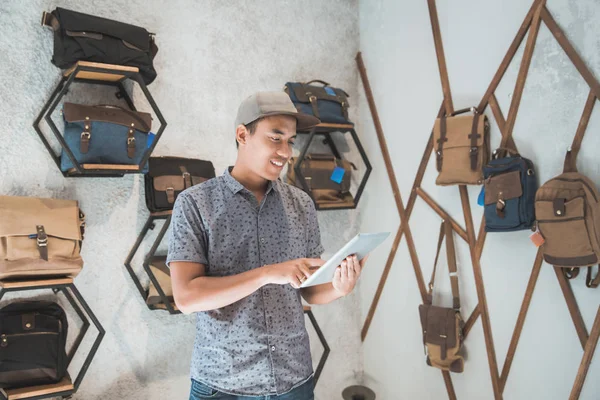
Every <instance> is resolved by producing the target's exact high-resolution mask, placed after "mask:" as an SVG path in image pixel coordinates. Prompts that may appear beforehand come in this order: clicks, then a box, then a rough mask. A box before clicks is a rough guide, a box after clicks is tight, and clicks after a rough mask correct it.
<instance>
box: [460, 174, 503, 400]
mask: <svg viewBox="0 0 600 400" xmlns="http://www.w3.org/2000/svg"><path fill="white" fill-rule="evenodd" d="M459 190H460V200H461V203H462V209H463V214H464V216H465V224H466V226H467V235H468V237H469V250H470V253H471V263H472V264H473V275H474V276H475V286H476V288H477V298H478V300H479V310H480V311H481V322H482V324H483V336H484V338H485V347H486V349H487V356H488V363H489V367H490V375H491V378H492V387H493V389H494V398H495V399H496V400H499V399H502V391H501V390H500V377H499V375H498V362H497V361H496V350H495V348H494V339H493V337H492V326H491V322H490V315H489V311H488V306H487V299H486V295H485V287H484V284H483V274H482V272H481V264H480V263H479V257H478V254H477V253H476V252H475V232H474V227H473V217H472V214H471V205H470V203H469V192H467V187H466V186H465V185H460V186H459Z"/></svg>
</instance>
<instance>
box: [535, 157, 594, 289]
mask: <svg viewBox="0 0 600 400" xmlns="http://www.w3.org/2000/svg"><path fill="white" fill-rule="evenodd" d="M571 157H572V156H571V152H568V153H567V157H566V160H565V167H564V170H563V173H562V174H560V175H559V176H557V177H555V178H552V179H550V180H549V181H548V182H546V183H544V184H543V185H542V186H541V187H540V188H539V189H538V191H537V193H536V196H535V214H536V218H537V226H538V229H539V232H540V234H541V235H542V237H543V238H544V243H543V245H542V251H543V253H544V260H545V261H546V262H547V263H549V264H552V265H554V266H556V267H562V268H565V269H566V270H565V271H564V272H565V275H566V276H567V277H568V278H570V279H572V278H575V277H576V276H577V274H578V272H579V271H578V270H576V269H575V268H579V267H586V266H588V267H589V268H588V274H587V280H586V284H587V286H588V287H593V288H595V287H598V285H599V284H600V273H598V274H597V275H596V277H595V278H592V267H591V265H594V264H598V262H599V261H600V203H599V200H600V194H599V193H598V189H597V188H596V186H595V185H594V183H593V182H592V181H591V180H590V179H589V178H588V177H586V176H585V175H583V174H581V173H579V172H577V168H576V166H575V163H574V161H572V160H571Z"/></svg>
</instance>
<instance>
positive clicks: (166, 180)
mask: <svg viewBox="0 0 600 400" xmlns="http://www.w3.org/2000/svg"><path fill="white" fill-rule="evenodd" d="M207 180H208V179H206V178H203V177H201V176H192V185H198V184H200V183H202V182H205V181H207ZM153 185H154V190H156V191H157V192H166V191H167V189H168V188H172V189H173V190H174V191H176V192H181V191H182V190H183V189H185V183H184V181H183V176H181V175H165V176H158V177H156V178H154V179H153Z"/></svg>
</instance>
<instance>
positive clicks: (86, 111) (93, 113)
mask: <svg viewBox="0 0 600 400" xmlns="http://www.w3.org/2000/svg"><path fill="white" fill-rule="evenodd" d="M63 117H64V119H65V121H67V122H81V121H85V120H86V117H87V118H89V120H90V121H92V122H93V121H98V122H109V123H112V124H118V125H123V126H126V127H128V128H129V127H131V124H132V123H133V124H134V128H135V129H136V130H138V131H140V132H143V133H148V132H150V129H151V127H152V116H151V115H150V114H148V113H145V112H139V111H129V110H125V109H123V108H120V107H113V106H87V105H83V104H75V103H65V104H64V108H63Z"/></svg>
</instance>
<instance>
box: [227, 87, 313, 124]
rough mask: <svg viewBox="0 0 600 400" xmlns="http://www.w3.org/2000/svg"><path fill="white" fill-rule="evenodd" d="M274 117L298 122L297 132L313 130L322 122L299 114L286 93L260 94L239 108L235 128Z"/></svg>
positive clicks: (249, 98) (243, 102)
mask: <svg viewBox="0 0 600 400" xmlns="http://www.w3.org/2000/svg"><path fill="white" fill-rule="evenodd" d="M272 115H290V116H292V117H294V118H296V121H298V123H297V126H296V130H298V131H300V130H305V129H307V128H311V127H313V126H315V125H317V124H319V123H320V122H321V121H319V119H318V118H316V117H313V116H312V115H308V114H304V113H301V112H298V110H296V107H294V103H292V100H290V96H288V95H287V93H285V92H258V93H255V94H253V95H252V96H250V97H248V98H247V99H245V100H244V101H242V104H240V107H239V108H238V113H237V117H236V118H235V126H236V127H237V126H238V125H248V124H249V123H251V122H254V121H256V120H257V119H259V118H263V117H269V116H272Z"/></svg>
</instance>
